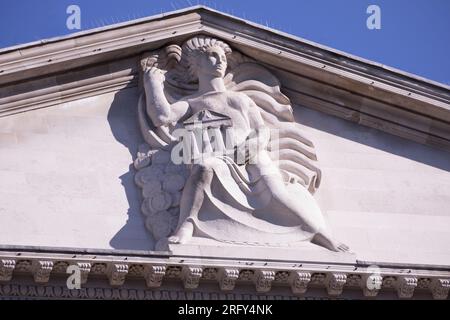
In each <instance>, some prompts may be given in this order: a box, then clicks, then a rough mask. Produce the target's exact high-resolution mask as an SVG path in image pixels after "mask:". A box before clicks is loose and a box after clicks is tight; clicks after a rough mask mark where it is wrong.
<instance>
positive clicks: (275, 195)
mask: <svg viewBox="0 0 450 320" xmlns="http://www.w3.org/2000/svg"><path fill="white" fill-rule="evenodd" d="M265 179H266V183H267V184H268V186H269V188H270V190H271V191H272V199H273V200H274V201H276V202H277V207H280V208H281V210H288V211H290V212H291V213H293V214H295V215H296V216H297V217H298V218H300V220H301V221H302V224H303V225H304V226H306V230H307V231H309V232H311V233H313V234H314V236H313V238H312V239H311V242H312V243H314V244H317V245H319V246H322V247H325V248H327V249H329V250H332V251H341V252H345V251H349V247H348V246H346V245H345V244H343V243H341V242H339V241H337V240H335V239H334V238H333V236H332V235H331V232H330V231H329V229H328V226H327V224H326V222H325V219H324V217H323V214H322V212H321V210H320V208H319V206H318V205H317V204H316V200H315V199H314V198H313V196H312V195H311V194H310V193H309V192H308V190H306V189H305V188H303V187H301V188H298V191H297V190H296V192H295V197H293V196H292V195H291V194H290V193H289V192H288V190H287V189H286V187H285V185H284V183H283V181H282V180H281V178H280V177H278V176H276V175H274V176H267V177H266V178H265Z"/></svg>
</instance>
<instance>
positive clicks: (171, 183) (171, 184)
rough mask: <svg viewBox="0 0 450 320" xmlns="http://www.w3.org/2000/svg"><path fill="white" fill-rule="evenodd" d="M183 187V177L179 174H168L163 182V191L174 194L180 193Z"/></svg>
mask: <svg viewBox="0 0 450 320" xmlns="http://www.w3.org/2000/svg"><path fill="white" fill-rule="evenodd" d="M183 187H184V177H183V176H181V175H179V174H168V175H166V178H165V179H164V182H163V188H164V190H165V191H168V192H171V193H174V192H176V191H180V190H181V189H183Z"/></svg>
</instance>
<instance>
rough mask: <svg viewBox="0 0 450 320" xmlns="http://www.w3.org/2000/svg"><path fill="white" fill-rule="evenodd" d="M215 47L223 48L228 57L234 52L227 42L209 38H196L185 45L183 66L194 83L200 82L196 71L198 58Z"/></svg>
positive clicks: (182, 58) (183, 48)
mask: <svg viewBox="0 0 450 320" xmlns="http://www.w3.org/2000/svg"><path fill="white" fill-rule="evenodd" d="M213 47H220V48H222V50H223V51H224V52H225V55H227V56H228V55H229V54H231V52H232V50H231V48H230V46H229V45H228V44H226V43H225V42H223V41H221V40H218V39H215V38H211V37H207V36H196V37H194V38H191V39H189V40H187V41H186V42H185V43H184V44H183V46H182V49H181V52H182V55H181V64H182V65H183V66H184V67H185V68H186V69H187V70H188V76H189V78H190V80H191V81H192V82H194V81H197V80H198V79H197V74H196V70H195V67H196V60H197V58H198V57H199V55H201V54H205V53H206V52H207V51H208V49H210V48H213Z"/></svg>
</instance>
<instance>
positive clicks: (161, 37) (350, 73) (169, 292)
mask: <svg viewBox="0 0 450 320" xmlns="http://www.w3.org/2000/svg"><path fill="white" fill-rule="evenodd" d="M236 25H245V26H246V27H247V29H246V30H244V31H242V32H241V33H238V32H235V33H233V32H231V31H230V30H232V28H233V27H234V26H236ZM161 27H164V28H162V29H161ZM219 27H220V28H219ZM227 28H228V29H227ZM224 30H225V31H224ZM200 33H207V34H210V35H212V36H215V37H217V38H220V39H223V40H224V41H227V43H229V44H230V46H232V47H233V48H235V49H237V50H240V51H241V52H243V53H245V54H246V55H249V56H251V57H253V58H254V59H256V60H257V61H259V62H260V63H262V64H264V66H265V67H267V68H268V69H269V70H271V72H272V73H273V74H275V75H276V76H277V77H278V78H279V79H280V81H281V90H282V92H283V93H284V94H286V95H287V96H288V97H289V99H290V100H291V102H292V105H293V110H294V116H295V122H297V123H299V124H300V126H301V128H302V130H303V131H304V132H305V134H307V135H308V137H309V138H310V139H311V140H312V141H313V142H314V145H315V151H316V153H317V158H318V159H319V163H320V168H321V171H322V184H321V186H320V188H319V189H318V191H317V192H316V194H315V195H314V197H315V199H316V201H317V203H318V205H319V207H320V208H321V210H322V212H323V213H324V215H325V217H326V219H327V220H328V222H329V224H330V227H331V229H332V230H333V233H334V234H335V236H336V237H337V238H339V239H340V241H342V242H344V243H345V244H347V245H348V246H349V247H350V249H351V252H350V253H334V252H330V251H328V250H327V249H325V248H321V247H318V246H316V245H313V244H310V243H305V244H304V245H302V246H301V247H300V248H294V247H287V248H274V247H264V246H257V247H246V246H239V245H231V244H218V243H217V242H214V241H206V242H205V241H200V240H199V239H198V238H194V239H193V241H192V243H189V244H183V245H182V244H179V245H176V244H174V245H170V247H169V249H170V251H164V252H155V251H154V250H155V240H154V239H153V238H152V235H151V234H150V233H149V232H148V231H147V230H146V228H145V223H144V221H145V220H144V217H143V215H142V213H141V202H142V196H141V194H140V192H141V191H140V189H139V188H138V187H137V186H136V185H135V183H134V175H135V172H136V170H135V169H134V167H133V161H134V160H135V157H136V154H137V151H138V148H139V145H141V144H142V143H143V142H144V141H143V137H142V135H141V132H140V131H139V125H138V116H137V105H138V99H139V95H140V92H141V88H140V79H139V68H138V64H139V59H140V55H141V54H142V53H143V52H145V51H148V50H154V49H156V48H160V47H162V46H163V45H166V44H168V43H173V42H176V43H178V44H181V43H182V41H184V40H186V39H187V38H189V37H190V36H192V35H196V34H200ZM268 34H269V35H271V36H273V39H274V40H273V41H272V43H267V41H266V40H265V37H266V36H267V35H268ZM119 36H121V37H119ZM170 37H171V38H170ZM108 39H115V40H114V41H115V42H114V43H112V42H108ZM69 48H70V51H67V49H69ZM305 48H306V49H308V48H313V49H311V50H312V53H310V55H307V54H306V53H305V50H306V49H305ZM98 49H101V50H98ZM96 50H97V51H96ZM68 52H69V53H68ZM256 53H257V54H256ZM319 53H320V54H322V58H320V59H319V58H318V55H319ZM331 53H332V52H331V50H330V49H327V48H323V47H321V46H319V45H315V44H311V43H309V42H306V41H303V40H301V39H296V38H289V37H287V36H285V35H281V34H277V33H274V32H273V31H271V30H267V29H265V28H260V27H258V26H256V25H253V24H251V23H248V22H245V21H241V20H239V19H235V18H233V17H229V16H226V15H222V14H220V13H217V12H214V11H212V10H209V9H206V8H203V7H195V8H193V9H189V10H185V11H181V12H176V13H174V14H172V15H167V16H164V17H163V16H158V17H154V18H150V19H148V20H145V21H141V22H139V23H135V24H133V23H132V24H129V25H122V26H120V27H115V28H110V29H105V30H103V31H99V32H96V33H86V34H81V35H78V36H74V37H68V38H63V39H59V40H55V41H54V42H49V43H46V44H34V45H33V44H32V45H28V46H24V47H21V48H12V49H10V50H3V52H0V70H1V71H2V72H1V73H0V262H1V263H0V298H1V297H5V298H20V297H22V298H24V297H28V298H35V297H44V298H70V297H79V298H105V299H109V298H111V299H112V298H114V299H115V298H117V299H144V298H145V299H147V298H152V299H158V298H164V299H166V298H167V299H172V298H199V299H205V298H214V297H219V298H220V297H222V298H238V299H240V298H243V299H246V297H247V298H251V297H261V296H263V297H275V296H283V297H293V298H336V297H340V298H364V297H366V298H371V297H377V298H385V299H395V298H434V299H448V291H449V288H450V247H449V246H448V243H450V231H449V230H450V228H449V226H450V210H449V208H448V207H449V205H450V192H449V191H448V190H450V153H449V150H450V131H449V128H450V93H449V88H448V87H447V86H445V85H440V84H436V83H433V82H430V81H427V80H424V79H420V78H417V77H415V76H411V75H408V74H405V73H403V72H400V71H396V70H391V69H389V68H383V67H381V66H378V65H375V64H371V63H370V62H367V61H362V60H358V59H357V58H355V57H351V56H346V55H344V54H342V55H341V58H342V59H343V60H345V61H347V62H348V63H347V64H345V65H339V64H338V63H337V62H336V61H334V60H333V58H331V57H327V54H328V55H329V56H332V54H331ZM280 56H282V58H280ZM350 62H351V63H353V65H352V64H351V63H350ZM362 67H365V70H363V69H362ZM288 70H289V71H288ZM336 79H340V80H336ZM349 120H350V121H349ZM72 264H75V265H78V266H80V267H81V270H82V278H83V281H82V282H83V284H82V287H83V288H82V290H81V291H77V290H68V289H67V288H66V287H65V278H66V277H67V274H66V273H65V270H66V268H67V266H69V265H72ZM374 266H376V267H378V268H379V269H376V270H377V272H378V271H379V274H378V273H377V274H375V276H374V273H373V268H374ZM29 274H31V275H33V281H34V283H33V281H30V279H31V278H30V277H29ZM370 276H372V277H373V278H371V280H373V281H379V282H380V283H381V284H380V286H379V287H377V288H376V289H372V290H370V289H369V288H368V287H367V278H368V277H370ZM21 288H22V289H21ZM44 288H45V289H44ZM94 292H95V293H94Z"/></svg>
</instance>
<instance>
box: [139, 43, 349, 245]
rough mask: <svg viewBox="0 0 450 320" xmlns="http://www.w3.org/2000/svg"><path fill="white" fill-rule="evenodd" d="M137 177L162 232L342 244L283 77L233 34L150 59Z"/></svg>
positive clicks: (161, 239)
mask: <svg viewBox="0 0 450 320" xmlns="http://www.w3.org/2000/svg"><path fill="white" fill-rule="evenodd" d="M141 67H142V77H141V79H142V81H141V84H142V94H141V96H140V99H139V105H138V108H139V112H138V114H139V124H140V128H141V132H142V135H143V137H144V140H145V141H146V144H145V145H143V146H142V147H141V149H140V150H139V153H138V156H137V159H136V161H135V167H136V169H137V173H136V175H135V181H136V184H137V185H138V186H139V187H140V188H141V189H142V195H143V202H142V213H143V214H144V215H145V217H146V218H145V219H146V222H145V223H146V227H147V229H148V230H150V232H151V233H152V234H153V236H154V238H155V239H156V240H157V245H156V249H164V248H167V245H168V244H169V243H180V244H185V243H189V241H190V240H191V238H192V237H193V236H195V237H200V238H207V239H213V240H216V241H219V242H225V243H236V244H246V245H260V246H261V245H262V246H295V245H296V244H297V243H301V242H305V241H310V242H312V243H315V244H318V245H320V246H323V247H325V248H328V249H329V250H333V251H347V250H348V247H347V246H346V245H344V244H342V243H340V242H338V241H336V239H334V238H333V236H332V233H331V231H330V229H329V227H328V226H327V223H326V221H325V219H324V217H323V215H322V212H321V210H320V208H319V206H318V205H317V203H316V201H315V199H314V197H313V196H312V195H313V193H314V192H315V190H316V189H317V188H318V187H319V185H320V180H321V171H320V169H319V167H318V163H317V157H316V153H315V149H314V145H313V143H312V142H311V141H310V140H309V139H308V138H307V137H306V136H305V135H304V134H303V133H302V131H301V129H300V126H299V125H298V124H297V123H296V122H295V121H294V117H293V110H292V107H291V104H290V101H289V99H288V98H287V97H286V96H285V95H284V94H282V93H281V91H280V83H279V81H278V79H277V78H276V77H275V76H274V75H273V74H272V73H271V72H269V71H268V70H267V69H266V68H264V67H263V66H262V65H260V64H258V63H257V62H256V61H254V60H253V59H251V58H249V57H246V56H244V55H242V54H240V53H239V52H237V51H233V50H232V49H231V47H230V46H229V45H228V44H226V43H225V42H223V41H221V40H218V39H214V38H210V37H207V36H196V37H194V38H192V39H189V40H187V41H186V42H185V43H184V44H183V45H182V46H181V47H180V46H178V45H169V46H167V47H164V48H162V49H160V50H157V51H154V52H150V53H146V54H144V55H143V57H142V59H141Z"/></svg>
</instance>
